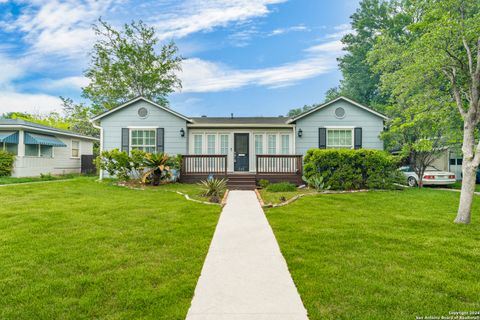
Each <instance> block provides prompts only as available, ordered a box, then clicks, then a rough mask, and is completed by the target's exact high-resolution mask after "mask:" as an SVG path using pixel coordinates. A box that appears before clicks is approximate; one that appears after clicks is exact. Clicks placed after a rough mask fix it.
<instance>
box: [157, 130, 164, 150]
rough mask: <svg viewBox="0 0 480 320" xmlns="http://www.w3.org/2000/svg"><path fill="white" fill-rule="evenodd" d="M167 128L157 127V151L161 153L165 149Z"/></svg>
mask: <svg viewBox="0 0 480 320" xmlns="http://www.w3.org/2000/svg"><path fill="white" fill-rule="evenodd" d="M164 135H165V130H164V129H163V128H157V152H158V153H161V152H164V150H165V142H164V141H165V138H164Z"/></svg>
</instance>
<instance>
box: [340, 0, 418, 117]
mask: <svg viewBox="0 0 480 320" xmlns="http://www.w3.org/2000/svg"><path fill="white" fill-rule="evenodd" d="M408 3H409V1H408V0H391V1H385V0H363V1H361V2H360V8H359V9H358V10H357V11H356V12H355V13H354V14H353V15H352V16H351V20H352V22H351V25H352V29H353V32H352V33H349V34H347V35H345V36H344V37H343V39H342V43H343V44H344V50H345V51H346V54H345V55H344V56H343V57H341V58H339V59H338V60H339V68H340V71H341V72H342V75H343V79H342V80H341V82H340V86H339V87H338V89H337V92H339V95H343V96H347V97H350V98H352V99H353V100H356V101H358V102H360V103H362V104H366V105H369V106H371V107H372V108H374V109H376V110H378V111H384V110H383V109H384V106H385V105H386V103H387V101H388V98H389V97H388V95H386V94H385V93H384V92H382V91H381V90H380V74H379V73H378V72H374V71H373V70H372V65H371V64H370V63H369V61H368V54H369V53H370V51H371V50H372V48H373V46H374V44H375V43H376V41H377V39H378V37H380V36H381V35H383V34H388V35H391V36H392V37H396V36H397V35H401V34H402V33H403V30H404V28H405V26H406V25H408V24H409V23H411V19H412V17H411V15H410V14H409V13H408V11H407V10H405V8H406V7H407V6H408Z"/></svg>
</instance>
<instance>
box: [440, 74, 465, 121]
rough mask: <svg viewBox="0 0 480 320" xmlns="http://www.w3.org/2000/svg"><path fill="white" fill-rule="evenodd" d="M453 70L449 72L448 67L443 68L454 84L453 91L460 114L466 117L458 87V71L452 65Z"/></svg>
mask: <svg viewBox="0 0 480 320" xmlns="http://www.w3.org/2000/svg"><path fill="white" fill-rule="evenodd" d="M451 69H452V71H451V73H449V72H448V71H447V70H446V69H443V73H444V74H445V75H446V76H447V77H448V78H449V79H450V82H451V84H452V91H453V96H454V98H455V102H456V104H457V108H458V111H459V112H460V115H461V116H462V118H464V119H465V114H466V113H465V110H464V109H463V103H462V97H461V94H460V90H459V89H458V87H457V73H456V70H455V68H454V67H451Z"/></svg>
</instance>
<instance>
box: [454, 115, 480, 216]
mask: <svg viewBox="0 0 480 320" xmlns="http://www.w3.org/2000/svg"><path fill="white" fill-rule="evenodd" d="M464 121H465V123H464V128H463V146H462V152H463V165H462V173H463V177H462V193H461V194H460V204H459V206H458V212H457V217H456V218H455V223H463V224H468V223H470V216H471V211H472V203H473V197H474V192H475V182H476V181H475V180H476V175H477V168H478V163H476V157H475V154H474V148H475V126H472V125H471V122H473V121H471V120H470V119H469V118H468V117H467V118H466V119H464Z"/></svg>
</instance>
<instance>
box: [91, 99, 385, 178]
mask: <svg viewBox="0 0 480 320" xmlns="http://www.w3.org/2000/svg"><path fill="white" fill-rule="evenodd" d="M386 119H387V118H386V117H385V116H384V115H383V114H381V113H379V112H376V111H374V110H372V109H370V108H368V107H367V106H364V105H361V104H360V103H357V102H355V101H352V100H350V99H348V98H345V97H340V98H337V99H335V100H333V101H330V102H327V103H325V104H322V105H320V106H318V107H316V108H313V109H311V110H309V111H307V112H304V113H302V114H300V115H298V116H295V117H292V118H289V117H235V116H233V115H231V116H230V117H206V116H203V117H189V116H185V115H182V114H180V113H178V112H176V111H174V110H172V109H170V108H167V107H164V106H161V105H158V104H156V103H154V102H152V101H149V100H148V99H146V98H144V97H138V98H135V99H133V100H131V101H128V102H126V103H124V104H122V105H120V106H118V107H116V108H114V109H111V110H109V111H107V112H105V113H103V114H100V115H98V116H97V117H95V118H93V119H92V122H93V123H94V124H95V125H97V126H98V127H99V128H100V129H101V133H100V148H101V150H112V149H115V148H118V149H120V150H125V151H127V152H129V151H130V150H132V149H141V150H144V151H146V152H165V153H168V154H171V155H174V154H181V155H183V156H184V157H183V164H182V170H181V179H182V180H183V181H198V180H199V179H204V178H205V177H206V176H209V175H215V176H222V177H223V176H226V177H228V179H229V180H230V181H232V183H234V182H235V184H238V185H240V184H242V183H244V184H246V185H247V184H251V183H255V180H259V179H268V180H270V181H283V180H289V181H292V182H296V183H301V170H302V157H303V155H305V153H306V152H307V150H308V149H311V148H323V149H328V148H351V149H358V148H369V149H379V150H383V142H382V140H381V139H380V138H379V135H380V133H381V132H382V131H383V129H384V121H385V120H386ZM102 174H103V173H101V175H102Z"/></svg>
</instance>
